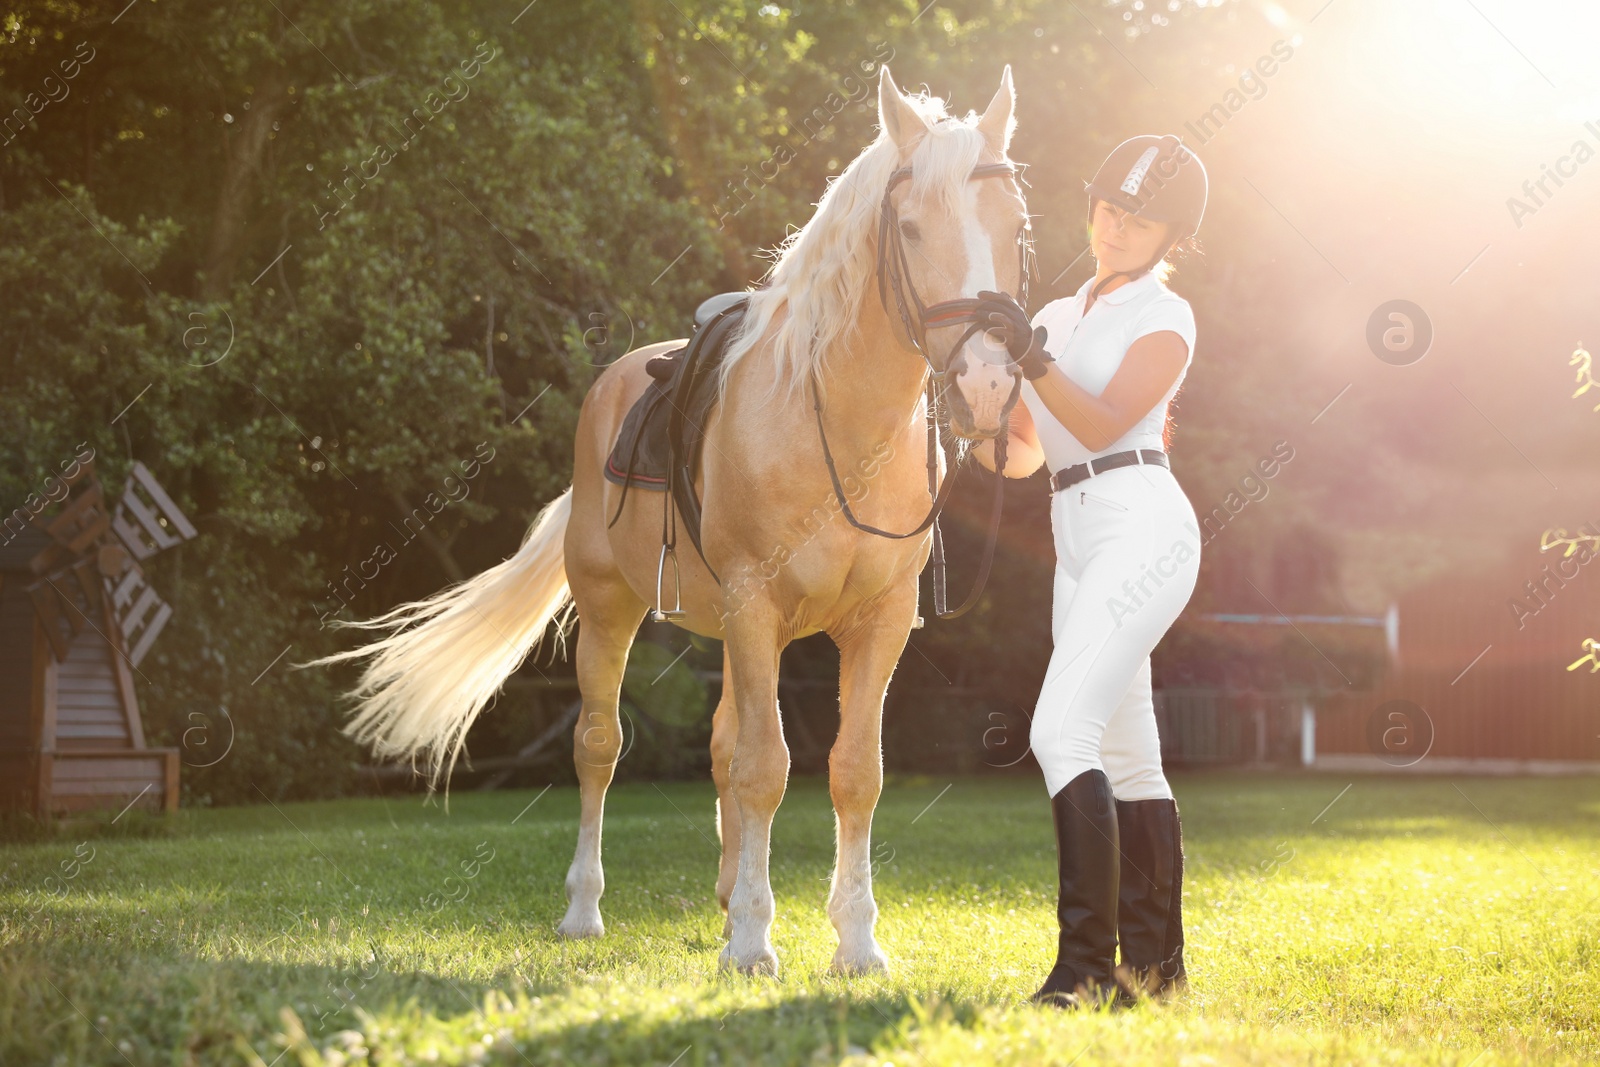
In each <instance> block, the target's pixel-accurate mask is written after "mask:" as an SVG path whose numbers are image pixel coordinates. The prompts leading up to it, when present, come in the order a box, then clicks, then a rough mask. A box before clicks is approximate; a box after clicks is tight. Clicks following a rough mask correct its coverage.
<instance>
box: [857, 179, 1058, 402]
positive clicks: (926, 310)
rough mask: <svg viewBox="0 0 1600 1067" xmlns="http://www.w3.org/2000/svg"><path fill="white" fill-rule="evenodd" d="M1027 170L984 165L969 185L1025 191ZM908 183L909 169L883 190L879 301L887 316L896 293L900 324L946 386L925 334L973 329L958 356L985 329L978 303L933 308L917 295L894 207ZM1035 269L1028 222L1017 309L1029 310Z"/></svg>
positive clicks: (1020, 252) (1020, 242)
mask: <svg viewBox="0 0 1600 1067" xmlns="http://www.w3.org/2000/svg"><path fill="white" fill-rule="evenodd" d="M1026 167H1027V164H1024V163H1010V162H1007V163H980V164H978V165H977V166H976V167H973V168H972V173H971V174H970V175H969V176H968V180H969V181H975V180H978V179H981V178H1012V179H1014V180H1015V181H1016V182H1017V184H1018V185H1019V186H1023V185H1027V180H1026V179H1025V178H1024V176H1023V171H1024V170H1025V169H1026ZM910 178H911V168H910V167H901V168H900V169H899V170H897V171H895V172H894V173H893V174H891V175H889V183H888V184H887V185H886V186H885V187H884V190H883V202H882V204H881V205H879V208H878V299H879V300H880V301H882V303H883V308H884V310H885V311H887V310H889V293H890V291H891V290H892V291H893V293H894V306H895V311H896V312H898V313H899V316H900V324H901V325H902V326H904V327H905V331H906V337H907V338H909V339H910V341H911V347H912V348H914V349H916V351H917V353H918V354H919V355H921V356H922V358H923V361H924V362H926V363H927V364H928V370H929V371H930V372H932V374H933V380H934V381H935V382H940V383H942V382H943V381H944V377H945V372H944V371H943V370H940V369H939V368H938V367H935V366H934V365H933V359H932V357H930V356H929V355H928V335H927V331H928V330H930V329H938V328H939V327H941V326H959V325H960V324H961V323H964V322H965V323H970V324H971V325H970V326H968V328H967V332H966V333H964V334H962V335H961V338H960V339H959V340H958V341H956V343H955V344H953V345H951V346H950V351H951V352H956V351H959V350H960V348H961V346H962V345H964V344H966V343H967V338H969V337H971V336H972V335H973V334H975V333H977V332H979V331H980V330H982V329H984V328H985V327H984V326H983V325H982V324H980V323H979V322H978V316H977V308H978V302H977V301H976V300H974V299H971V298H965V299H957V300H942V301H940V302H939V303H937V304H934V305H933V306H931V307H929V306H928V305H926V304H924V303H923V302H922V297H921V296H919V295H918V294H917V287H916V286H915V285H913V284H912V282H911V277H910V273H909V268H910V262H909V261H908V259H907V258H906V245H905V239H904V237H903V236H902V234H901V233H900V213H899V212H898V211H896V210H895V206H894V191H895V188H896V187H897V186H898V185H900V183H902V182H905V181H908V180H910ZM1032 264H1033V227H1032V225H1031V224H1030V223H1028V222H1024V223H1023V225H1022V229H1021V230H1019V231H1017V266H1018V268H1019V271H1018V273H1019V276H1020V277H1021V279H1022V281H1021V283H1020V286H1019V292H1018V293H1017V303H1019V304H1021V305H1022V306H1023V307H1027V306H1028V275H1029V273H1030V268H1031V267H1032Z"/></svg>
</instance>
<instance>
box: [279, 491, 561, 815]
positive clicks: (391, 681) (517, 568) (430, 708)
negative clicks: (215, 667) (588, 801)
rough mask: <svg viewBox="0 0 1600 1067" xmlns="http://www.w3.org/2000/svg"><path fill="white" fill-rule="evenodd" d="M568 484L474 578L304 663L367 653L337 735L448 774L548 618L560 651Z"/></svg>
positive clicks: (434, 777) (434, 778)
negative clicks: (366, 638) (352, 643)
mask: <svg viewBox="0 0 1600 1067" xmlns="http://www.w3.org/2000/svg"><path fill="white" fill-rule="evenodd" d="M571 514H572V489H571V488H570V487H569V488H568V489H567V491H566V492H564V493H562V494H561V495H560V496H558V497H556V499H554V500H552V501H551V502H550V503H549V504H546V505H545V506H544V508H543V509H542V510H541V511H540V512H539V516H538V518H536V519H535V520H534V522H533V525H532V526H531V527H529V529H528V532H527V534H526V536H524V537H523V539H522V547H521V548H519V549H518V550H517V552H516V554H515V555H513V556H512V557H511V558H510V559H508V560H506V561H505V562H503V563H500V564H499V565H497V566H494V567H491V568H489V569H488V570H486V571H484V572H483V573H482V574H480V575H478V576H477V577H475V578H469V579H468V580H466V581H464V582H458V583H456V584H455V585H453V586H450V587H449V588H447V589H443V590H440V591H439V592H437V593H435V594H434V595H433V596H430V597H427V598H426V599H424V600H418V601H415V602H413V603H410V604H401V605H400V606H399V607H397V608H395V609H394V610H392V611H389V612H386V613H384V614H382V615H379V616H378V617H377V618H374V619H368V620H367V621H365V622H348V623H340V624H339V625H342V626H352V627H358V628H361V629H367V630H385V631H388V636H386V637H383V638H380V639H379V640H377V641H373V642H372V643H371V644H367V645H362V646H361V647H360V648H355V649H351V650H350V651H348V652H338V653H335V654H334V655H331V656H326V657H324V658H322V659H319V660H314V661H313V662H312V663H308V664H305V666H317V665H321V664H326V663H338V662H341V661H344V660H359V659H366V658H368V657H370V658H371V660H370V662H369V663H368V664H367V665H366V669H365V670H364V672H363V673H362V676H361V681H360V684H358V685H357V686H356V688H355V689H354V690H352V691H351V694H350V695H351V696H353V697H354V698H355V699H356V710H355V714H354V716H353V718H352V719H351V721H350V722H349V724H347V725H346V726H345V733H347V734H349V735H350V736H352V737H354V738H355V739H356V740H358V741H363V742H366V743H369V744H371V745H372V747H373V750H374V751H375V752H376V753H377V754H379V755H380V756H389V757H393V756H410V757H412V758H415V757H417V756H418V755H422V756H424V757H426V763H427V768H428V782H429V785H430V786H432V785H436V784H437V783H438V780H439V777H440V775H441V774H444V775H448V772H449V769H450V768H451V767H453V766H454V765H455V761H456V757H457V756H458V755H460V752H461V746H462V745H463V744H464V743H465V741H466V737H467V730H468V728H470V727H471V726H472V723H473V720H475V719H476V718H477V717H478V714H479V713H480V712H481V711H483V709H484V707H485V706H486V705H487V704H488V703H489V701H490V700H491V699H493V697H494V695H495V694H496V693H497V692H499V690H500V686H501V685H502V684H503V683H504V682H505V680H506V679H507V678H508V677H510V675H511V673H512V672H513V671H515V670H516V669H517V668H518V667H519V666H520V665H521V664H522V661H523V660H524V659H526V658H527V655H528V653H529V652H531V651H533V650H534V649H535V648H537V647H538V645H539V643H540V641H541V640H542V639H543V637H544V634H545V630H546V628H547V627H548V626H549V625H550V623H551V621H552V620H554V621H556V637H557V640H558V642H560V644H561V647H562V651H563V652H565V642H566V634H567V630H568V628H569V627H570V625H571V621H572V616H573V608H574V605H573V603H572V591H571V589H570V588H569V587H568V585H567V571H566V565H565V559H564V551H563V547H562V542H563V539H564V537H565V535H566V529H567V520H568V518H569V517H570V516H571Z"/></svg>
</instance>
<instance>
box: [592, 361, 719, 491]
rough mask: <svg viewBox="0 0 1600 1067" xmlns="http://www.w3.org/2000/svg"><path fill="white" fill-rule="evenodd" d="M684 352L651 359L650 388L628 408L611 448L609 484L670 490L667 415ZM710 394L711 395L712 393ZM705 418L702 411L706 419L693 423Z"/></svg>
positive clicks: (608, 460) (607, 472)
mask: <svg viewBox="0 0 1600 1067" xmlns="http://www.w3.org/2000/svg"><path fill="white" fill-rule="evenodd" d="M686 347H687V346H686ZM683 352H684V349H682V348H679V349H676V350H674V351H672V352H666V353H663V354H662V355H659V356H652V357H651V358H650V361H649V365H648V367H647V369H648V370H649V372H650V378H651V381H650V385H649V386H648V387H647V388H646V389H645V391H644V393H643V394H641V395H640V397H639V399H638V400H635V401H634V402H633V407H631V408H629V409H628V414H627V415H626V416H625V417H624V418H623V420H622V429H621V430H619V431H618V433H617V440H616V443H615V444H614V445H612V446H611V454H610V455H609V456H607V457H606V470H605V474H606V478H607V479H608V480H609V481H612V482H614V483H616V484H617V485H627V484H629V483H630V482H631V483H632V484H633V485H635V486H638V487H639V488H641V489H654V490H656V491H658V492H665V491H666V488H667V468H668V466H670V465H671V462H672V456H671V450H670V448H669V447H668V442H667V413H668V412H669V411H670V410H671V408H670V405H669V404H668V402H667V397H668V395H669V394H670V391H671V389H672V379H673V378H674V377H675V376H676V373H677V371H678V369H679V364H680V363H681V361H682V359H683ZM707 395H710V391H709V390H707ZM703 417H704V413H703V412H702V417H701V418H696V419H694V420H693V422H694V423H695V424H697V425H698V424H701V423H703Z"/></svg>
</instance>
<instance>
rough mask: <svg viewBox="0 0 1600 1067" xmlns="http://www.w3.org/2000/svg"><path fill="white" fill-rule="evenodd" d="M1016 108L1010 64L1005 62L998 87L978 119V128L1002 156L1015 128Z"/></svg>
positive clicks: (1007, 147)
mask: <svg viewBox="0 0 1600 1067" xmlns="http://www.w3.org/2000/svg"><path fill="white" fill-rule="evenodd" d="M1016 108H1017V91H1016V89H1014V88H1013V87H1012V85H1011V64H1010V63H1007V64H1006V69H1005V71H1004V72H1003V73H1002V74H1001V75H1000V88H998V89H996V90H995V94H994V99H992V100H990V101H989V106H988V108H987V109H986V110H985V111H984V113H983V118H981V119H979V120H978V129H979V130H982V131H983V136H984V138H985V139H986V140H987V141H988V142H989V144H990V145H992V146H993V147H994V149H995V151H997V152H999V153H1000V154H1001V155H1002V156H1003V155H1005V154H1006V150H1007V149H1009V148H1010V147H1011V134H1012V133H1013V132H1014V131H1015V130H1016V128H1017V119H1016Z"/></svg>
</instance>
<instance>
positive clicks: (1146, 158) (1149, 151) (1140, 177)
mask: <svg viewBox="0 0 1600 1067" xmlns="http://www.w3.org/2000/svg"><path fill="white" fill-rule="evenodd" d="M1157 151H1158V149H1157V148H1156V147H1154V146H1152V147H1150V148H1146V149H1145V150H1144V154H1143V155H1141V156H1140V157H1139V160H1138V162H1136V163H1135V164H1134V165H1133V169H1132V170H1130V171H1128V176H1127V177H1126V178H1124V179H1123V180H1122V191H1123V192H1125V193H1127V194H1128V195H1129V196H1138V195H1139V186H1141V185H1143V184H1144V176H1145V175H1146V174H1148V173H1149V172H1150V164H1151V163H1153V162H1155V158H1156V152H1157Z"/></svg>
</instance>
